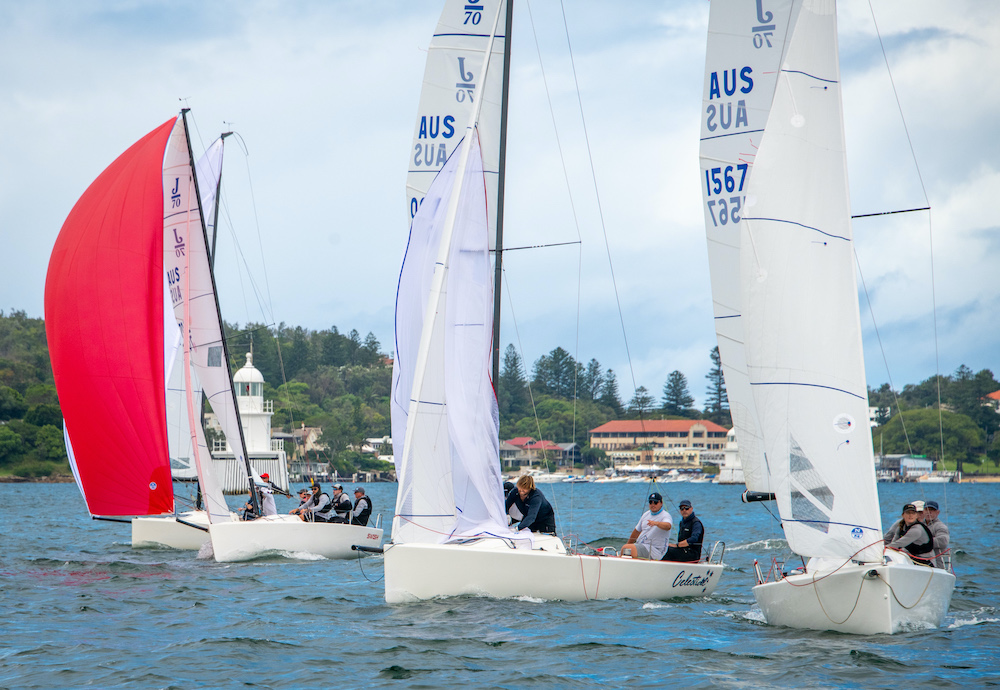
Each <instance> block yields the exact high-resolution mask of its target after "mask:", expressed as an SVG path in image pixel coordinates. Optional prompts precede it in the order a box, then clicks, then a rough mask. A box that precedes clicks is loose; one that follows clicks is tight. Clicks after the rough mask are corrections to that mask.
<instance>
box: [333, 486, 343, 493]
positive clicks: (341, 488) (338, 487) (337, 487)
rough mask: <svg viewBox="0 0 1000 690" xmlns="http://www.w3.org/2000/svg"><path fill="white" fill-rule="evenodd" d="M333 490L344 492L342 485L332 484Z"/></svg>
mask: <svg viewBox="0 0 1000 690" xmlns="http://www.w3.org/2000/svg"><path fill="white" fill-rule="evenodd" d="M333 488H334V489H340V490H341V491H343V490H344V485H343V484H334V485H333Z"/></svg>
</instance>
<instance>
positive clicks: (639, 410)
mask: <svg viewBox="0 0 1000 690" xmlns="http://www.w3.org/2000/svg"><path fill="white" fill-rule="evenodd" d="M653 403H654V400H653V396H652V395H650V394H649V391H648V390H646V387H645V386H639V387H638V388H636V389H635V395H633V396H632V399H631V400H629V401H628V413H629V415H630V416H632V415H634V416H637V417H645V416H646V414H647V413H648V412H649V411H650V410H651V409H652V408H653Z"/></svg>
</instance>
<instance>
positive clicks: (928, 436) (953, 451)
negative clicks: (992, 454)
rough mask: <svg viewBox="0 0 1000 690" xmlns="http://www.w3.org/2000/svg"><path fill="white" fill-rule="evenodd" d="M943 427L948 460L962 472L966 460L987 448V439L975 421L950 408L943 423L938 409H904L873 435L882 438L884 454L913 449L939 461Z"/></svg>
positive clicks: (943, 416) (943, 411)
mask: <svg viewBox="0 0 1000 690" xmlns="http://www.w3.org/2000/svg"><path fill="white" fill-rule="evenodd" d="M901 417H902V419H901ZM904 422H905V425H904ZM939 424H940V426H939ZM904 426H905V427H906V433H905V434H904V433H903V427H904ZM942 429H943V430H944V455H945V459H950V460H955V462H956V469H957V470H958V471H959V472H961V471H962V464H963V463H965V462H968V461H970V460H972V459H973V458H975V457H977V456H978V455H980V454H981V453H983V452H984V451H985V450H986V447H985V444H986V439H985V438H984V436H983V433H982V431H981V430H980V429H979V428H978V427H977V426H976V425H975V424H974V423H973V421H972V420H971V419H969V418H968V417H967V416H966V415H964V414H957V413H955V412H949V411H948V410H941V417H940V423H939V420H938V410H936V409H932V408H923V409H919V410H908V411H905V412H901V413H900V414H897V415H896V416H895V417H893V418H892V419H891V420H889V423H888V424H886V425H885V426H881V427H878V428H877V429H875V431H874V432H873V434H874V438H876V439H880V440H881V444H882V449H883V452H885V453H911V452H912V453H915V454H917V455H926V456H927V457H929V458H934V459H935V460H940V459H941V430H942ZM907 440H909V443H907Z"/></svg>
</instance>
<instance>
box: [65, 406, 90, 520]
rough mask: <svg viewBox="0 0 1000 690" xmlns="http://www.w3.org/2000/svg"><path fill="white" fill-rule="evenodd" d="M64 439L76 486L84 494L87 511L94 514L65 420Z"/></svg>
mask: <svg viewBox="0 0 1000 690" xmlns="http://www.w3.org/2000/svg"><path fill="white" fill-rule="evenodd" d="M63 441H64V442H65V444H66V457H67V458H69V468H70V470H72V472H73V479H75V480H76V488H78V489H79V490H80V495H81V496H83V503H84V505H86V506H87V512H88V513H90V514H91V515H93V514H94V513H93V512H92V511H91V510H90V504H89V503H87V494H86V492H84V490H83V482H81V481H80V470H79V469H78V468H77V466H76V455H75V454H74V453H73V444H72V443H70V440H69V430H68V429H66V422H65V420H64V421H63Z"/></svg>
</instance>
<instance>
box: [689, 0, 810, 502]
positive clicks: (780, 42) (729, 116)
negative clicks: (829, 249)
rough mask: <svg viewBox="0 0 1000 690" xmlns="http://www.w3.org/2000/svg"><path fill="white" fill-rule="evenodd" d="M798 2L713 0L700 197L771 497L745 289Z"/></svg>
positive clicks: (748, 441) (737, 380)
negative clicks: (743, 261)
mask: <svg viewBox="0 0 1000 690" xmlns="http://www.w3.org/2000/svg"><path fill="white" fill-rule="evenodd" d="M791 10H792V2H791V0H776V1H772V2H768V3H767V9H764V7H763V6H762V4H761V3H760V2H758V3H757V4H756V7H755V6H754V3H750V2H746V1H745V0H713V2H712V4H711V9H710V16H709V28H708V51H707V54H706V59H705V84H704V95H703V97H702V118H701V148H700V153H701V192H702V197H703V199H704V204H705V205H704V212H705V227H706V231H707V235H708V258H709V262H708V263H709V271H710V275H711V281H712V304H713V309H714V314H715V332H716V335H717V337H718V342H719V357H720V359H721V362H722V369H723V374H724V376H725V381H726V392H727V394H728V397H729V409H730V413H731V414H732V419H733V426H734V427H735V429H736V442H737V444H738V447H739V457H740V462H741V464H742V467H743V477H744V481H745V482H746V485H747V488H748V489H749V490H751V491H762V492H768V493H769V492H771V491H772V489H771V483H770V478H769V476H768V473H767V468H766V460H765V457H764V447H763V444H762V441H761V431H760V428H759V426H758V422H757V411H756V407H755V404H754V401H753V396H752V395H751V393H750V380H749V377H748V374H747V364H746V355H745V354H744V337H743V329H744V321H743V306H742V305H743V299H742V296H741V290H740V283H739V275H740V274H739V263H740V227H741V222H740V221H741V219H742V216H743V212H744V201H745V198H746V197H745V194H746V187H747V183H748V182H749V180H750V179H752V177H753V169H754V161H755V159H756V154H757V148H758V147H759V146H760V140H761V136H762V135H763V132H764V124H765V123H766V122H767V115H768V112H769V111H770V108H771V99H772V97H773V95H774V86H775V83H776V79H777V72H778V66H779V65H780V63H781V54H782V47H783V46H784V39H785V32H786V30H787V28H788V22H789V19H790V15H791Z"/></svg>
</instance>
